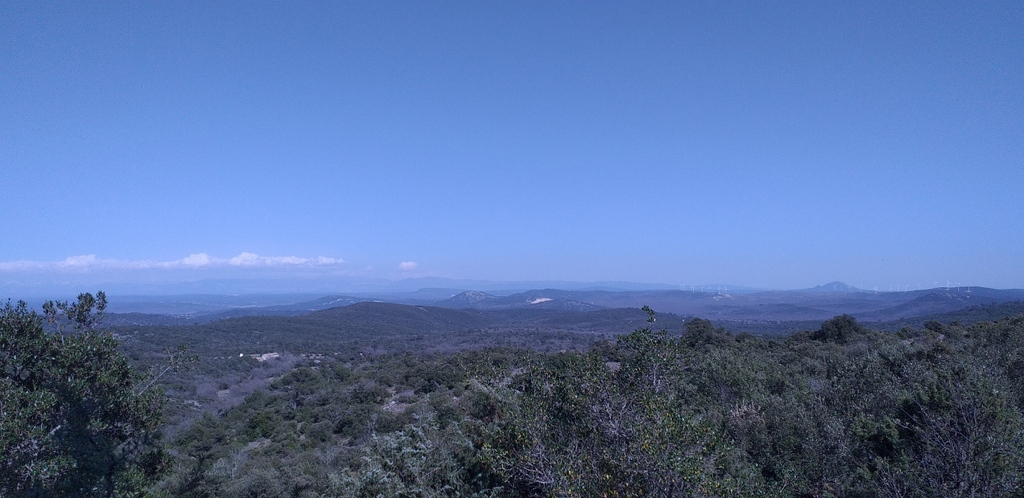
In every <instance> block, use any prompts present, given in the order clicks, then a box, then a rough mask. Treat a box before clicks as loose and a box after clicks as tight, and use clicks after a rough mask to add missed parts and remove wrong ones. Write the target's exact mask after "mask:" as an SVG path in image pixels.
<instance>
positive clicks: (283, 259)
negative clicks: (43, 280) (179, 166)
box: [0, 252, 415, 272]
mask: <svg viewBox="0 0 1024 498" xmlns="http://www.w3.org/2000/svg"><path fill="white" fill-rule="evenodd" d="M344 262H345V260H343V259H341V258H331V257H326V256H317V257H315V258H303V257H299V256H260V255H258V254H256V253H251V252H242V253H241V254H239V255H238V256H235V257H232V258H217V257H214V256H210V255H209V254H206V253H195V254H189V255H188V256H186V257H184V258H181V259H175V260H171V261H153V260H123V259H100V258H99V257H97V256H96V255H95V254H85V255H78V256H69V257H67V258H65V259H64V260H62V261H28V260H19V261H0V271H2V272H32V271H75V272H81V271H90V270H149V269H199V268H217V267H268V268H271V267H303V266H318V267H319V266H337V265H341V264H343V263H344ZM414 264H415V263H414Z"/></svg>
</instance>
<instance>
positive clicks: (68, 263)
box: [60, 254, 100, 268]
mask: <svg viewBox="0 0 1024 498" xmlns="http://www.w3.org/2000/svg"><path fill="white" fill-rule="evenodd" d="M99 264H100V260H99V259H97V258H96V255H95V254H85V255H82V256H68V258H67V259H65V260H64V261H63V262H61V263H60V265H61V266H64V267H69V268H81V267H86V266H97V265H99Z"/></svg>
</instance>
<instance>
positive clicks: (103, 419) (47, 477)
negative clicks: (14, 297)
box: [0, 292, 164, 496]
mask: <svg viewBox="0 0 1024 498" xmlns="http://www.w3.org/2000/svg"><path fill="white" fill-rule="evenodd" d="M105 304H106V298H105V296H104V295H103V293H102V292H101V293H99V294H98V295H97V297H96V298H94V297H93V296H92V295H91V294H82V295H80V296H79V298H78V301H77V302H75V303H73V304H68V303H66V302H57V303H53V302H47V303H46V305H45V306H44V310H45V311H46V318H47V321H48V322H49V323H51V324H53V325H55V326H56V327H57V328H58V332H57V333H53V334H51V333H47V332H46V331H45V330H44V328H43V320H42V318H41V317H39V316H38V315H36V314H35V313H34V312H31V311H28V309H27V306H26V304H25V303H24V302H20V303H18V305H17V306H12V305H11V304H10V303H7V304H6V305H5V306H4V308H3V309H2V311H0V412H2V416H0V495H16V496H114V495H117V496H130V495H135V494H139V493H141V492H142V491H143V490H144V489H145V487H146V485H147V483H149V482H150V481H152V480H153V479H154V478H155V477H156V476H157V475H158V474H159V472H160V471H161V470H162V467H163V465H164V458H163V456H162V454H161V453H160V450H159V447H157V446H155V445H154V444H153V443H154V442H155V439H156V436H157V430H158V428H159V426H160V423H161V415H160V414H161V402H162V396H161V395H160V393H158V392H157V391H154V390H150V389H147V388H146V387H147V384H146V383H145V382H143V380H144V379H143V378H142V376H141V375H140V374H138V373H137V372H136V371H135V370H133V369H132V368H131V367H130V366H129V365H128V362H127V361H126V360H125V358H124V356H123V355H122V354H121V352H120V351H119V350H118V344H117V342H116V341H114V339H112V338H111V336H110V335H109V334H104V333H100V332H97V331H95V330H93V326H94V325H95V324H96V321H97V317H96V316H95V315H94V314H93V313H92V312H93V309H94V308H97V309H98V310H99V311H100V312H101V313H102V311H103V308H104V307H105ZM67 328H70V329H71V331H68V332H66V331H65V329H67Z"/></svg>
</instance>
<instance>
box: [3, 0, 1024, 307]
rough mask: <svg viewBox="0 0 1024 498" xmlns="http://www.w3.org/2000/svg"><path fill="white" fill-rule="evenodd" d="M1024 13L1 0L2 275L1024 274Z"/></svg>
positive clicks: (26, 282) (696, 278) (19, 278)
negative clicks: (19, 0)
mask: <svg viewBox="0 0 1024 498" xmlns="http://www.w3.org/2000/svg"><path fill="white" fill-rule="evenodd" d="M1022 18H1024V4H1022V3H1019V2H1009V1H1007V2H998V1H996V2H985V3H983V4H977V3H968V4H957V3H952V4H935V3H932V2H910V3H905V4H900V5H892V4H891V3H888V2H881V1H877V2H857V3H853V4H838V3H818V2H797V3H786V4H781V5H768V4H764V5H762V4H750V3H741V2H711V3H679V2H652V3H644V4H639V5H635V4H620V3H613V2H595V3H586V4H567V3H545V2H526V3H515V4H474V3H453V2H441V3H428V4H419V3H367V4H359V3H354V4H336V3H333V2H308V3H299V4H276V3H253V2H216V3H168V4H159V3H157V4H147V3H141V4H131V3H128V4H119V3H103V4H88V3H86V4H75V3H58V4H48V3H3V4H0V41H2V42H3V43H2V44H0V47H2V48H0V68H3V69H0V105H2V108H3V109H4V110H5V112H4V113H0V170H2V171H3V181H2V182H0V212H2V213H3V214H4V215H3V216H0V233H2V234H3V236H2V237H3V238H2V239H0V240H2V243H0V293H3V294H4V295H8V296H9V297H11V298H14V299H18V298H19V297H21V295H23V294H24V295H34V294H38V293H44V294H52V291H54V290H60V291H61V292H63V293H68V292H78V291H82V292H84V291H96V290H101V289H103V288H107V289H112V288H117V289H131V288H136V289H150V290H152V289H161V288H173V287H175V286H178V287H180V286H183V285H185V286H187V285H188V284H189V283H190V282H192V283H195V282H215V281H225V280H230V281H235V282H241V284H238V285H240V286H242V287H244V286H245V285H246V284H245V283H246V282H249V284H251V285H252V288H254V289H263V288H272V287H273V286H274V285H275V282H277V283H278V284H280V285H286V286H287V288H288V289H300V290H301V289H305V290H306V291H311V292H319V289H331V288H332V287H331V286H332V285H335V286H340V285H341V284H340V282H344V281H346V280H347V281H351V282H364V283H363V284H356V283H353V284H352V285H369V284H365V282H378V283H379V282H388V281H404V280H407V279H415V278H443V279H453V280H458V281H479V282H569V283H587V282H634V283H641V284H650V285H665V286H691V285H693V286H699V285H709V284H710V285H718V284H720V285H735V286H749V287H752V288H765V289H801V288H810V287H814V286H816V285H821V284H825V283H828V282H832V281H842V282H845V283H847V284H849V285H853V286H856V287H860V288H864V289H868V290H871V289H876V288H877V289H878V290H880V291H888V290H891V289H900V288H904V289H910V290H917V289H918V288H934V287H940V286H945V285H946V284H947V282H949V283H950V284H951V285H960V284H962V285H972V286H985V287H991V288H1004V289H1005V288H1024V258H1022V257H1021V256H1022V254H1024V253H1022V249H1021V248H1022V247H1024V216H1022V215H1021V214H1022V212H1024V202H1022V201H1021V195H1020V187H1021V186H1022V185H1024V92H1022V91H1021V82H1022V81H1024V30H1022V29H1021V26H1020V22H1019V21H1020V19H1022ZM195 285H197V286H198V285H200V284H195ZM314 289H315V290H314ZM335 291H343V289H335ZM288 292H292V290H289V291H288ZM303 292H305V291H303Z"/></svg>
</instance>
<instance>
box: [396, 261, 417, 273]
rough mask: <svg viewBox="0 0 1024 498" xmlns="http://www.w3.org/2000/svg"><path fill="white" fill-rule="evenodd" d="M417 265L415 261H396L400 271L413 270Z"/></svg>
mask: <svg viewBox="0 0 1024 498" xmlns="http://www.w3.org/2000/svg"><path fill="white" fill-rule="evenodd" d="M419 266H420V264H419V263H417V262H415V261H402V262H401V263H398V269H399V270H402V271H413V270H415V269H416V268H418V267H419Z"/></svg>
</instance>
